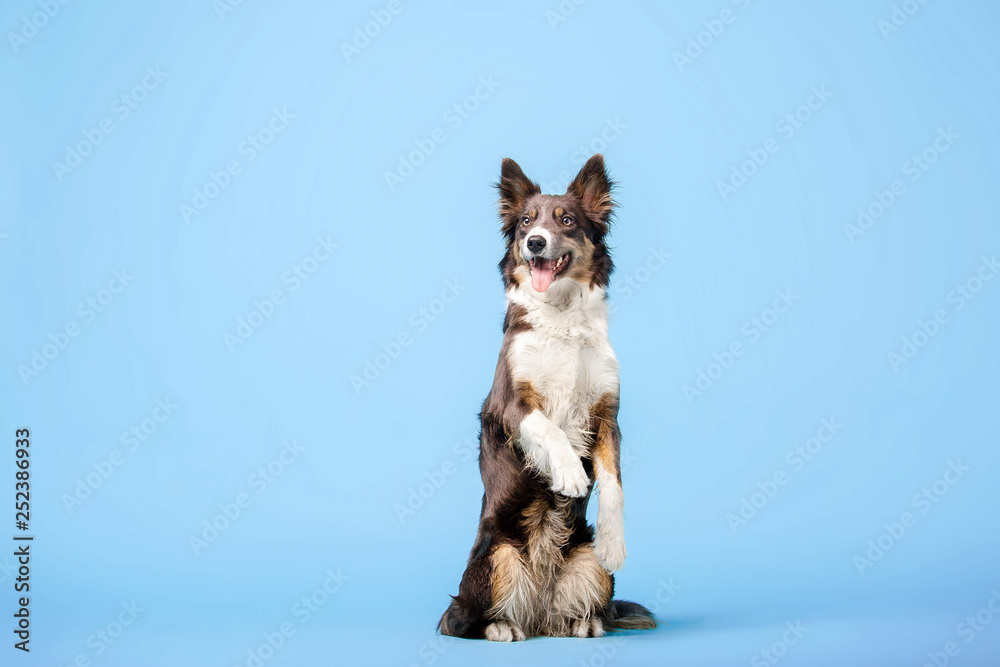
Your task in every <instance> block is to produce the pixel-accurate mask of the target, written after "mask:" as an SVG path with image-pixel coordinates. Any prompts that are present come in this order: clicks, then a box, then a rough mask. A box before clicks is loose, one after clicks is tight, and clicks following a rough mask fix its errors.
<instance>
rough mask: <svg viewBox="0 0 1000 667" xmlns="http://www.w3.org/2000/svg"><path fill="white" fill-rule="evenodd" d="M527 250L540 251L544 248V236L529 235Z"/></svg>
mask: <svg viewBox="0 0 1000 667" xmlns="http://www.w3.org/2000/svg"><path fill="white" fill-rule="evenodd" d="M528 250H530V251H531V252H541V251H543V250H545V237H544V236H529V237H528Z"/></svg>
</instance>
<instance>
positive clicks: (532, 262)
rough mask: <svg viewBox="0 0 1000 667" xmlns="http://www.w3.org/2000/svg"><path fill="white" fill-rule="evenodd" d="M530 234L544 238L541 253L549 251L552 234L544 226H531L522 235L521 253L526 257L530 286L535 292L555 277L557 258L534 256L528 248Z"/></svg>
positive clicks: (549, 283)
mask: <svg viewBox="0 0 1000 667" xmlns="http://www.w3.org/2000/svg"><path fill="white" fill-rule="evenodd" d="M532 236H541V237H542V238H543V239H545V250H544V251H543V253H546V252H551V248H552V235H551V234H550V233H549V230H547V229H545V228H544V227H532V228H531V229H529V230H528V233H527V234H525V236H524V243H523V245H522V247H521V254H522V255H523V256H524V258H525V259H528V258H529V257H531V258H532V259H528V268H529V269H530V271H531V286H532V287H533V288H535V291H536V292H544V291H545V290H547V289H548V288H549V285H551V284H552V281H553V280H555V277H556V262H557V261H558V258H555V259H545V258H544V257H541V256H538V257H534V253H532V252H531V251H530V250H529V249H528V239H530V238H531V237H532Z"/></svg>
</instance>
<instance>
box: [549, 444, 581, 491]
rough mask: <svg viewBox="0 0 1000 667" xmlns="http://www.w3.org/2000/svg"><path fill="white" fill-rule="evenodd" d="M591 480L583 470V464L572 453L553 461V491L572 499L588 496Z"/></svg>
mask: <svg viewBox="0 0 1000 667" xmlns="http://www.w3.org/2000/svg"><path fill="white" fill-rule="evenodd" d="M589 488H590V478H588V477H587V472H586V471H585V470H584V469H583V463H582V462H581V461H580V459H579V458H578V457H577V456H576V455H575V454H573V453H572V450H570V451H569V452H568V454H567V455H566V456H565V457H560V458H559V459H555V460H553V461H552V490H553V491H555V492H556V493H561V494H563V495H564V496H569V497H571V498H580V497H583V496H585V495H587V490H588V489H589Z"/></svg>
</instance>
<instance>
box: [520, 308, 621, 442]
mask: <svg viewBox="0 0 1000 667" xmlns="http://www.w3.org/2000/svg"><path fill="white" fill-rule="evenodd" d="M596 296H597V297H598V298H592V299H582V300H581V302H580V303H578V304H576V306H575V307H573V308H570V309H566V310H558V309H555V308H551V307H538V308H535V309H533V310H529V311H528V317H527V319H528V321H529V323H530V324H531V325H532V327H533V328H532V330H530V331H523V332H521V333H519V334H517V336H515V338H514V340H513V341H512V343H511V349H510V353H509V357H508V363H509V364H510V369H511V374H512V376H513V379H514V380H515V381H516V380H527V381H529V382H530V383H531V384H532V386H533V387H534V388H535V390H536V391H538V392H539V393H540V394H541V395H542V397H543V399H544V402H545V407H544V410H543V412H544V414H545V416H546V417H548V419H549V420H550V421H552V422H553V423H554V424H555V425H556V426H558V427H559V428H561V429H563V431H564V432H565V433H566V435H567V436H568V437H569V439H570V442H571V443H572V444H573V447H574V449H576V450H577V452H578V453H581V454H582V453H583V451H584V450H585V448H586V440H587V438H586V434H587V429H588V428H589V425H590V424H589V422H590V408H591V407H592V406H593V405H594V403H596V402H597V401H598V400H599V399H600V398H601V397H602V396H604V395H605V394H607V393H609V392H611V393H614V394H617V393H618V360H617V359H616V358H615V353H614V350H612V348H611V343H610V342H609V340H608V328H607V307H606V305H605V303H604V300H603V293H600V294H599V295H596Z"/></svg>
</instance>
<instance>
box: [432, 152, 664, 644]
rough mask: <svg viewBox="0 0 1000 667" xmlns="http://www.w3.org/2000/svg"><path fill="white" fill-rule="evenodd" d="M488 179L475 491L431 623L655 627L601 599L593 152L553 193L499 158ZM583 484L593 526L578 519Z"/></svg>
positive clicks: (609, 562)
mask: <svg viewBox="0 0 1000 667" xmlns="http://www.w3.org/2000/svg"><path fill="white" fill-rule="evenodd" d="M497 187H498V189H499V191H500V217H501V220H502V231H503V236H504V239H505V240H506V244H507V251H506V254H505V255H504V257H503V260H501V262H500V272H501V273H502V275H503V281H504V286H505V288H506V294H507V315H506V318H505V320H504V325H503V330H504V338H503V344H502V346H501V348H500V359H499V361H498V363H497V368H496V374H495V376H494V379H493V387H492V389H491V390H490V393H489V395H488V396H487V398H486V401H485V402H484V403H483V408H482V412H481V413H480V423H481V432H480V454H479V469H480V472H481V474H482V478H483V486H484V487H485V494H484V496H483V506H482V514H481V516H480V521H479V531H478V535H477V536H476V542H475V545H474V546H473V548H472V553H471V555H470V557H469V562H468V565H467V567H466V570H465V574H464V575H463V577H462V582H461V584H460V586H459V592H458V595H457V596H453V598H452V602H451V605H450V606H449V607H448V609H447V611H445V613H444V615H443V616H442V617H441V621H440V623H439V624H438V628H439V629H440V631H441V632H442V633H443V634H446V635H452V636H457V637H467V638H483V637H485V638H486V639H490V640H493V641H511V640H520V639H525V638H526V637H531V636H538V635H548V636H557V637H563V636H576V637H599V636H602V635H603V634H604V633H605V631H606V630H612V629H616V628H632V629H635V628H654V627H656V621H655V620H654V619H653V616H652V614H651V613H650V612H649V610H647V609H646V608H644V607H642V606H641V605H638V604H635V603H632V602H623V601H620V600H614V599H613V595H614V576H613V573H614V572H615V571H616V570H618V569H619V568H620V567H621V566H622V564H623V563H624V561H625V536H624V530H623V520H622V513H623V495H622V486H621V471H620V470H619V443H620V438H621V436H620V432H619V429H618V396H619V394H618V361H617V359H616V358H615V354H614V351H613V350H612V349H611V345H610V343H609V341H608V309H607V302H606V300H605V291H606V289H607V286H608V279H609V277H610V275H611V270H612V263H611V257H610V255H609V253H608V249H607V246H606V245H605V242H604V241H605V236H606V235H607V233H608V227H609V223H610V219H611V214H612V208H613V206H614V203H613V201H612V198H611V188H612V182H611V180H610V179H609V178H608V175H607V173H606V171H605V168H604V158H603V157H602V156H601V155H595V156H593V157H592V158H590V160H589V161H588V162H587V163H586V164H585V165H584V166H583V168H582V169H581V170H580V173H579V174H578V175H577V177H576V178H575V179H574V181H573V182H572V183H571V184H570V186H569V188H568V189H567V190H566V194H564V195H559V196H553V195H543V194H541V191H540V189H539V187H538V185H537V184H536V183H534V182H532V181H530V180H529V179H528V178H527V177H526V176H525V175H524V172H523V171H521V168H520V167H519V166H518V165H517V163H516V162H514V161H513V160H510V159H505V160H504V161H503V164H502V167H501V174H500V182H499V183H498V184H497ZM595 482H596V483H597V487H598V490H599V494H598V511H597V530H596V535H595V534H594V530H593V529H592V528H591V527H590V526H588V525H587V519H586V513H587V503H588V501H589V498H590V493H591V490H592V488H593V485H594V483H595Z"/></svg>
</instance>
